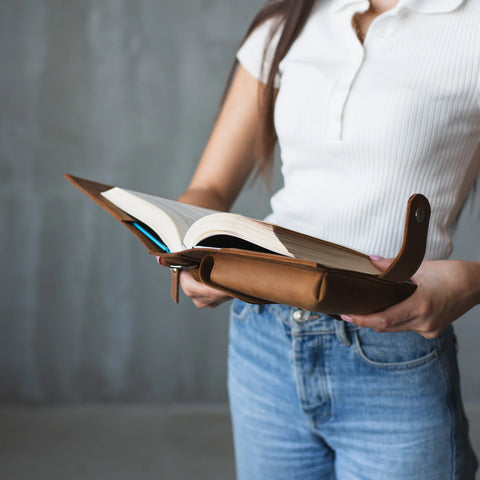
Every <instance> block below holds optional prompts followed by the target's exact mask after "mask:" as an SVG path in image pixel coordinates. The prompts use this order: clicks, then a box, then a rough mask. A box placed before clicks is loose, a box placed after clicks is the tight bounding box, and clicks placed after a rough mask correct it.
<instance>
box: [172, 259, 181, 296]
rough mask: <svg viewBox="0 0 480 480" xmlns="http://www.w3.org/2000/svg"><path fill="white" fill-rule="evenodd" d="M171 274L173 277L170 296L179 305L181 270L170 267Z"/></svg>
mask: <svg viewBox="0 0 480 480" xmlns="http://www.w3.org/2000/svg"><path fill="white" fill-rule="evenodd" d="M170 272H171V275H172V282H171V284H170V296H171V297H172V299H173V301H174V302H175V303H178V291H179V284H180V268H178V267H170Z"/></svg>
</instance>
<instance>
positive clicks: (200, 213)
mask: <svg viewBox="0 0 480 480" xmlns="http://www.w3.org/2000/svg"><path fill="white" fill-rule="evenodd" d="M102 195H103V196H104V197H105V198H106V199H108V200H110V201H111V202H112V203H114V204H115V205H116V206H117V207H119V208H120V209H122V210H123V211H124V212H126V213H128V214H129V215H131V216H132V217H135V218H137V219H138V220H140V221H142V222H143V223H145V224H146V225H148V226H149V227H150V228H151V229H152V230H153V231H154V232H155V233H156V234H157V235H158V236H159V237H160V238H161V239H162V240H163V241H164V242H165V243H166V245H167V246H168V247H169V249H170V250H171V251H172V252H176V251H180V250H183V249H184V248H185V247H184V245H183V238H184V236H185V234H186V232H187V230H188V228H189V227H190V225H192V224H193V223H195V221H197V220H198V219H200V218H202V217H204V216H205V215H209V214H211V213H215V211H214V210H209V209H207V208H201V207H196V206H193V205H188V204H186V203H180V202H176V201H174V200H168V199H166V198H161V197H157V196H155V195H149V194H146V193H141V192H135V191H133V190H127V189H124V188H119V187H114V188H112V189H110V190H107V191H106V192H103V193H102Z"/></svg>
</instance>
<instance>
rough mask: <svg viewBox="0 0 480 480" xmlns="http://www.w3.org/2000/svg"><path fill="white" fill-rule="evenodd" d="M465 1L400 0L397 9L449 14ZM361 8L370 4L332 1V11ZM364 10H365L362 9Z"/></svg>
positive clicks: (360, 0) (360, 1) (359, 1)
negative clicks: (353, 6)
mask: <svg viewBox="0 0 480 480" xmlns="http://www.w3.org/2000/svg"><path fill="white" fill-rule="evenodd" d="M463 1H464V0H399V2H398V4H397V6H396V7H395V8H408V9H409V10H413V11H414V12H418V13H447V12H451V11H453V10H455V9H456V8H458V7H459V6H460V5H461V4H462V3H463ZM355 4H358V6H359V7H361V6H363V7H364V4H367V5H368V3H367V2H366V1H365V0H332V6H331V9H332V11H333V12H338V11H340V10H342V9H343V8H344V7H347V6H349V5H355ZM362 10H363V8H362Z"/></svg>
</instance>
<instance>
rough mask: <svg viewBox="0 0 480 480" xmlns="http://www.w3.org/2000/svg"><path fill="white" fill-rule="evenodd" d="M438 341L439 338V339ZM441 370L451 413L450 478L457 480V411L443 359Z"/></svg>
mask: <svg viewBox="0 0 480 480" xmlns="http://www.w3.org/2000/svg"><path fill="white" fill-rule="evenodd" d="M437 342H438V339H437ZM440 370H441V375H442V380H443V384H444V386H445V388H446V391H447V392H448V396H447V398H448V401H447V402H448V413H449V415H450V425H449V427H450V454H451V455H452V458H451V467H450V468H451V472H450V478H451V479H452V480H455V478H456V475H457V472H456V468H457V466H456V464H455V460H456V454H457V452H456V444H455V411H454V408H453V399H452V386H451V385H450V381H449V380H448V373H447V371H446V367H445V365H444V362H443V361H440Z"/></svg>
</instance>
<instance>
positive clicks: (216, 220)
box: [184, 213, 380, 275]
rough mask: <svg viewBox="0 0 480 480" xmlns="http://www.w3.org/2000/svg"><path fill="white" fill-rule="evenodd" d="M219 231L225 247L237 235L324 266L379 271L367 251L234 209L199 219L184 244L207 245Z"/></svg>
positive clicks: (358, 270) (256, 243)
mask: <svg viewBox="0 0 480 480" xmlns="http://www.w3.org/2000/svg"><path fill="white" fill-rule="evenodd" d="M216 235H224V236H225V238H224V241H225V244H224V245H222V246H223V247H229V246H234V244H235V238H240V239H242V240H245V241H247V242H251V243H253V244H255V245H258V246H259V247H261V248H263V249H265V250H269V251H271V252H274V253H278V254H280V255H285V256H288V257H293V258H298V259H302V260H311V261H314V262H317V263H319V264H321V265H323V266H325V267H330V268H339V269H345V270H350V271H356V272H361V273H369V274H373V275H375V274H378V273H379V272H380V270H378V269H377V268H376V267H375V266H374V265H373V264H372V262H371V261H370V259H369V258H368V256H367V255H364V254H362V253H360V252H357V251H355V250H351V249H349V248H345V247H342V246H341V245H336V244H334V243H330V242H325V241H324V240H320V239H318V238H314V237H310V236H308V235H304V234H301V233H298V232H295V231H293V230H289V229H287V228H283V227H279V226H277V225H274V224H271V223H267V222H262V221H260V220H254V219H252V218H248V217H244V216H242V215H235V214H232V213H216V214H214V215H209V216H207V217H203V218H201V219H199V220H198V221H197V222H195V224H194V225H192V227H191V228H190V230H189V231H188V233H187V234H186V236H185V240H184V241H185V245H186V246H187V247H195V246H196V245H198V244H199V243H202V245H205V246H208V237H215V236H216ZM228 237H230V239H231V240H232V245H229V244H228Z"/></svg>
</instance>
